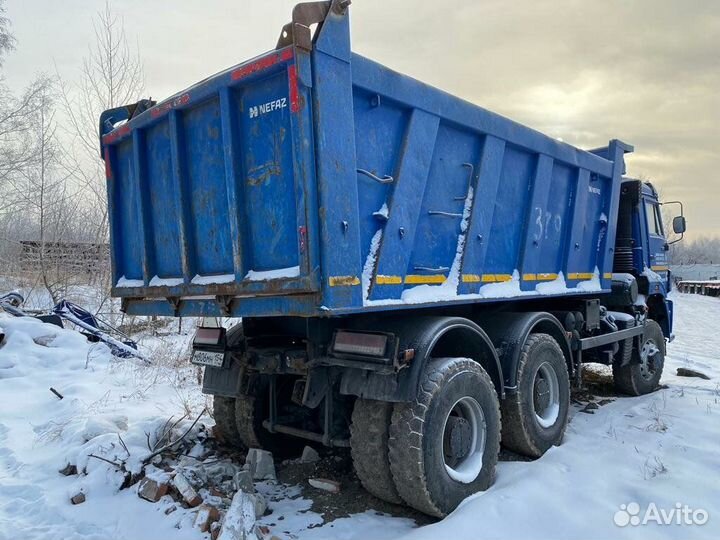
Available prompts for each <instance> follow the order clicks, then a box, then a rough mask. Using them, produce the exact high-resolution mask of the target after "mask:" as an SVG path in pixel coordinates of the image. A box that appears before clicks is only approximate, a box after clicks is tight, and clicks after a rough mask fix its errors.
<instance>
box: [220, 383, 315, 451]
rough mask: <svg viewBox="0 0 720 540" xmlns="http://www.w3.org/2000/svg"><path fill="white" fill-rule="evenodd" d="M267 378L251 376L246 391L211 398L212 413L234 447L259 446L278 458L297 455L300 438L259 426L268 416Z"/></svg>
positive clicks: (223, 433) (225, 437)
mask: <svg viewBox="0 0 720 540" xmlns="http://www.w3.org/2000/svg"><path fill="white" fill-rule="evenodd" d="M269 386H270V384H269V379H268V377H267V376H264V375H250V379H249V382H248V387H247V391H246V392H245V393H244V394H242V395H240V396H238V397H236V398H228V397H222V396H214V397H213V416H214V418H215V424H216V425H217V427H218V429H219V430H220V434H221V436H222V437H223V438H224V439H225V441H226V442H228V443H229V444H232V445H234V446H241V447H245V448H261V449H263V450H268V451H270V452H272V453H273V454H275V455H276V456H279V457H297V455H299V454H300V452H301V451H302V448H303V446H304V445H305V443H304V441H303V440H302V439H298V438H295V437H290V436H288V435H283V434H281V433H270V432H269V431H268V430H267V429H265V428H264V427H263V425H262V423H263V421H264V420H266V419H267V418H268V417H269V404H270V401H269Z"/></svg>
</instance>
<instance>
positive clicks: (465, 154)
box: [100, 0, 685, 516]
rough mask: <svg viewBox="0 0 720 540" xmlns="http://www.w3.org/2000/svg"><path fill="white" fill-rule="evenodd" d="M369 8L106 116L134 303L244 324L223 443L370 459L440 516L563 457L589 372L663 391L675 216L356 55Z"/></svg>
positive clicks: (218, 375) (304, 28) (584, 156)
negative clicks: (355, 27)
mask: <svg viewBox="0 0 720 540" xmlns="http://www.w3.org/2000/svg"><path fill="white" fill-rule="evenodd" d="M349 3H350V2H349V0H333V1H332V2H311V3H305V4H299V5H298V6H296V7H295V9H294V11H293V21H292V22H291V23H290V24H288V25H287V26H286V27H285V28H284V29H283V32H282V34H281V37H280V40H279V42H278V46H277V48H276V50H274V51H272V52H270V53H268V54H265V55H263V56H260V57H258V58H256V59H254V60H251V61H249V62H245V63H243V64H240V65H238V66H235V67H233V68H231V69H229V70H227V71H224V72H222V73H220V74H218V75H215V76H213V77H211V78H209V79H207V80H206V81H203V82H202V83H199V84H198V85H196V86H194V87H192V88H190V89H188V90H187V91H185V92H181V93H179V94H177V95H176V96H174V97H173V98H171V99H169V100H166V101H164V102H162V103H160V104H155V103H152V102H148V101H142V102H138V103H137V104H135V105H132V106H129V107H120V108H118V109H113V110H110V111H106V112H105V113H104V114H103V116H102V117H101V122H100V124H101V130H100V132H101V137H102V149H103V156H104V159H105V163H106V165H107V178H108V192H109V201H110V218H111V219H110V221H111V245H112V250H111V251H112V260H113V280H114V284H115V286H114V287H113V294H114V295H116V296H120V297H122V299H123V310H124V311H126V312H128V313H131V314H137V315H176V316H217V315H224V316H236V317H237V316H240V317H242V321H241V322H238V323H237V324H235V325H234V326H233V327H232V328H230V329H229V330H226V329H225V328H221V327H211V326H208V327H202V328H199V329H198V330H197V332H196V335H195V338H194V341H193V354H192V357H191V361H192V362H193V363H195V364H198V365H203V366H205V371H204V377H203V392H205V393H207V394H212V395H213V396H214V401H213V403H214V415H213V416H214V419H215V422H216V424H217V430H218V433H219V434H220V435H222V437H223V438H224V440H226V441H228V442H230V443H236V444H242V445H244V446H246V447H250V448H253V447H262V448H265V449H269V450H273V451H276V452H278V453H280V454H283V455H288V452H289V453H290V454H291V455H290V457H296V455H292V452H293V451H294V450H298V451H299V447H298V446H297V444H298V442H300V443H301V444H304V443H302V440H310V441H313V442H316V443H322V444H324V445H327V446H339V447H347V446H349V447H351V450H352V452H351V453H352V458H353V462H354V464H355V470H356V473H357V475H358V478H359V479H360V481H361V482H362V484H363V486H364V487H365V488H366V489H367V490H369V491H370V492H371V493H373V494H374V495H376V496H377V497H379V498H381V499H383V500H386V501H388V502H392V503H405V504H408V505H410V506H412V507H413V508H415V509H416V510H419V511H421V512H425V513H428V514H431V515H434V516H444V515H447V514H448V513H450V512H452V511H453V510H454V509H455V508H456V507H457V506H458V504H460V502H461V501H462V500H463V499H465V498H466V497H468V496H470V495H472V494H473V493H475V492H477V491H480V490H485V489H487V488H488V487H489V486H490V485H491V484H492V481H493V478H494V467H495V463H496V461H497V459H498V453H499V450H500V442H501V440H502V443H503V445H504V446H505V447H507V448H509V449H512V450H513V451H515V452H518V453H521V454H524V455H527V456H530V457H539V456H540V455H542V454H543V453H544V452H545V451H547V450H548V449H549V448H551V447H552V446H553V445H557V444H560V443H561V441H562V439H563V434H564V432H565V427H566V425H567V422H568V419H569V411H570V386H571V383H572V384H575V385H580V384H581V382H582V364H583V363H584V362H600V363H604V364H606V365H609V366H612V370H613V377H614V381H615V385H616V387H617V388H618V390H620V391H622V392H624V393H627V394H631V395H641V394H646V393H649V392H652V391H654V390H655V389H656V388H657V387H658V383H659V381H660V377H661V375H662V369H663V363H664V355H665V341H666V339H668V338H671V336H672V302H670V301H669V300H667V298H666V295H667V292H669V288H670V283H671V281H670V275H669V271H668V268H667V261H666V257H665V252H666V251H667V242H666V241H665V233H664V231H663V228H662V223H661V220H660V219H659V216H660V213H659V205H660V204H661V203H660V201H658V197H657V192H656V191H655V190H654V188H652V186H651V185H650V184H649V183H643V182H641V181H639V180H632V179H626V178H623V176H622V175H623V174H624V172H625V166H624V157H623V156H624V154H625V153H626V152H629V151H631V150H632V148H631V147H630V146H629V145H627V144H624V143H622V142H620V141H618V140H612V141H610V143H609V144H608V146H607V147H604V148H600V149H597V150H592V151H584V150H580V149H578V148H575V147H573V146H571V145H568V144H566V143H563V142H561V141H557V140H555V139H552V138H550V137H548V136H546V135H543V134H541V133H538V132H537V131H534V130H532V129H530V128H528V127H525V126H522V125H520V124H518V123H515V122H513V121H511V120H508V119H506V118H503V117H501V116H499V115H497V114H494V113H491V112H489V111H487V110H485V109H483V108H481V107H478V106H475V105H473V104H470V103H468V102H466V101H463V100H461V99H458V98H456V97H454V96H451V95H449V94H447V93H444V92H442V91H440V90H437V89H435V88H432V87H430V86H427V85H425V84H423V83H420V82H418V81H416V80H414V79H411V78H409V77H407V76H405V75H401V74H399V73H396V72H393V71H391V70H389V69H387V68H386V67H384V66H382V65H380V64H378V63H376V62H373V61H371V60H368V59H366V58H363V57H361V56H359V55H356V54H353V53H352V52H351V47H350V33H349V22H348V5H349ZM315 25H317V29H316V31H315V33H314V35H313V33H312V31H311V27H313V26H315ZM123 120H126V122H125V123H123V124H122V125H121V124H120V123H121V122H122V121H123ZM673 229H674V231H675V232H676V233H678V234H682V233H683V232H684V230H685V222H684V218H683V217H682V216H678V217H677V218H675V220H674V223H673ZM501 410H502V415H501V412H500V411H501Z"/></svg>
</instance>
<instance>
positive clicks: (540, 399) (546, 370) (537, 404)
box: [532, 362, 560, 428]
mask: <svg viewBox="0 0 720 540" xmlns="http://www.w3.org/2000/svg"><path fill="white" fill-rule="evenodd" d="M532 403H533V411H534V412H535V419H536V420H537V422H538V424H540V425H541V426H542V427H544V428H548V427H550V426H552V425H553V424H554V423H555V422H556V421H557V419H558V416H559V415H560V383H559V382H558V377H557V373H555V370H554V369H553V367H552V365H550V363H548V362H543V363H542V364H540V366H539V367H538V369H537V371H536V372H535V378H534V380H533V400H532Z"/></svg>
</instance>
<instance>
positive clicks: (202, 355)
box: [190, 351, 225, 367]
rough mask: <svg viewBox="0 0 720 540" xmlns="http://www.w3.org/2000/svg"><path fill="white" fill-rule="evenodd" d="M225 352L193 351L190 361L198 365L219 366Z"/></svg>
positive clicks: (221, 363)
mask: <svg viewBox="0 0 720 540" xmlns="http://www.w3.org/2000/svg"><path fill="white" fill-rule="evenodd" d="M224 358H225V353H222V352H211V351H193V354H192V357H191V358H190V362H192V363H193V364H197V365H199V366H212V367H221V366H222V365H223V360H224Z"/></svg>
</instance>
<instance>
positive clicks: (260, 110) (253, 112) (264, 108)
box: [250, 98, 287, 118]
mask: <svg viewBox="0 0 720 540" xmlns="http://www.w3.org/2000/svg"><path fill="white" fill-rule="evenodd" d="M285 107H287V98H279V99H274V100H273V101H268V102H267V103H263V104H262V105H251V106H250V118H257V117H258V116H260V115H263V114H267V113H269V112H273V111H279V110H280V109H284V108H285Z"/></svg>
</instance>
